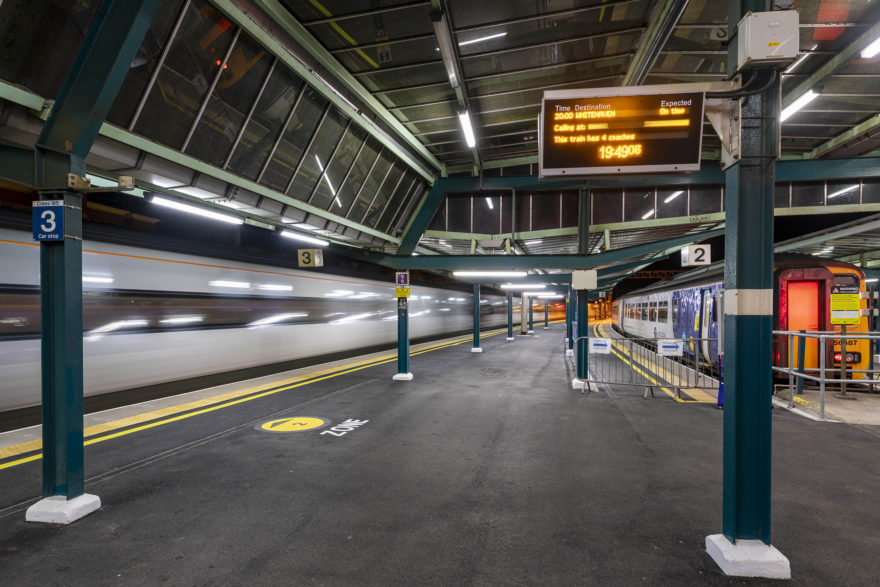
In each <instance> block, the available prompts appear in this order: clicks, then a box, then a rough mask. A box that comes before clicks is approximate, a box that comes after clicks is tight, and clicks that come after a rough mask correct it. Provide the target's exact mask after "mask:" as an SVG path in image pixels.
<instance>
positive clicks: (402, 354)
mask: <svg viewBox="0 0 880 587" xmlns="http://www.w3.org/2000/svg"><path fill="white" fill-rule="evenodd" d="M397 373H398V374H406V373H409V299H407V298H397Z"/></svg>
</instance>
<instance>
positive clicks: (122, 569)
mask: <svg viewBox="0 0 880 587" xmlns="http://www.w3.org/2000/svg"><path fill="white" fill-rule="evenodd" d="M537 334H538V335H539V336H531V337H517V339H516V341H515V342H506V341H505V336H504V334H501V335H500V336H493V337H490V338H486V339H485V340H483V343H482V346H483V348H484V352H483V353H482V354H472V353H471V352H470V344H469V343H464V344H460V345H457V346H450V347H447V348H443V349H440V350H435V351H432V352H428V353H425V354H421V355H418V356H415V357H413V358H412V364H411V370H412V372H413V373H414V375H415V379H414V380H413V381H410V382H393V381H392V380H391V376H392V375H393V374H394V372H395V363H394V362H393V361H392V362H389V363H385V364H382V365H378V366H375V367H370V368H367V369H362V370H358V371H355V372H352V373H349V374H346V375H343V376H339V377H333V378H328V379H324V380H322V381H317V382H315V383H311V384H309V385H305V386H302V387H298V388H295V389H291V390H288V391H284V392H281V393H276V394H273V395H269V396H266V397H263V398H261V399H254V400H252V401H246V402H242V403H239V404H238V405H235V406H231V407H228V408H223V409H218V410H214V411H211V412H208V413H204V414H201V415H198V416H194V417H191V418H186V419H182V420H179V421H176V422H171V423H168V424H164V425H161V426H155V427H153V428H149V429H146V430H142V431H140V432H136V433H132V434H128V435H124V436H121V437H119V438H115V439H113V440H108V441H106V442H101V443H99V444H94V445H92V446H88V447H87V448H86V476H87V478H88V479H90V481H89V482H87V486H86V490H87V492H89V493H93V494H97V495H98V496H100V498H101V500H102V502H103V507H102V508H101V509H100V510H99V511H97V512H95V513H93V514H91V515H89V516H87V517H86V518H83V519H82V520H80V521H78V522H75V523H74V524H72V525H70V526H67V527H57V526H47V525H40V524H33V523H28V522H25V520H24V512H23V511H22V510H20V509H19V510H16V508H15V507H12V508H11V509H9V508H10V506H14V505H15V504H20V503H22V502H25V501H26V500H29V499H32V498H36V497H38V494H39V490H40V470H41V469H40V467H41V463H40V462H39V461H36V462H30V463H26V464H22V465H20V466H15V467H12V468H8V469H5V470H0V513H3V512H5V515H2V516H0V584H2V585H4V586H12V585H90V586H92V585H160V584H162V585H166V584H167V585H636V584H646V585H726V584H780V583H785V582H784V581H766V580H758V579H741V578H740V579H737V578H730V577H726V576H725V575H723V574H722V573H721V572H720V570H719V569H718V568H717V566H716V565H715V563H714V562H713V561H712V560H711V559H710V558H709V556H708V555H707V554H706V552H705V549H704V539H705V536H706V535H707V534H715V533H718V532H720V529H721V452H722V446H721V437H722V412H721V411H720V410H717V409H715V408H714V407H713V406H711V405H705V404H682V403H676V402H675V401H673V400H672V399H670V398H669V397H667V396H664V395H663V394H658V395H657V397H655V398H649V399H643V397H642V390H641V389H632V388H629V389H627V388H614V389H611V388H609V387H607V386H601V387H600V389H599V390H598V391H596V392H592V393H583V394H582V393H581V392H579V391H573V390H572V389H571V386H570V381H571V377H572V373H571V370H570V365H569V362H568V360H567V359H566V358H565V357H564V356H563V352H562V351H563V346H562V337H563V332H562V327H561V326H558V325H557V326H554V327H553V328H552V329H551V330H549V331H544V330H538V331H537ZM283 417H316V418H324V419H326V420H327V421H328V422H329V425H328V426H325V427H323V428H319V429H312V430H307V431H299V432H291V433H281V432H267V431H263V430H262V429H260V428H259V425H260V424H261V423H264V422H267V421H270V420H273V419H278V418H283ZM348 419H355V420H358V421H361V422H363V421H364V420H366V421H367V422H365V423H361V424H360V425H358V426H354V427H352V426H350V427H349V428H350V430H348V431H345V432H344V434H342V435H340V436H337V435H335V434H322V432H326V431H330V430H332V428H331V426H338V425H339V423H341V422H343V421H345V420H348ZM337 434H338V432H337ZM773 442H774V457H773V479H774V483H773V490H772V491H773V544H774V546H776V547H777V548H778V549H779V550H780V551H782V552H783V554H785V555H786V556H788V558H789V559H790V561H791V567H792V575H793V579H792V581H791V583H793V584H796V585H877V583H878V569H880V567H878V563H877V561H878V553H880V531H878V529H880V506H878V505H877V503H878V497H877V496H878V492H880V430H878V428H877V427H868V426H862V427H855V426H850V425H846V424H827V423H824V424H823V423H818V422H814V421H810V420H807V419H804V418H801V417H798V416H796V415H794V414H792V413H789V412H786V411H784V410H780V409H775V410H774V415H773ZM4 508H7V509H5V510H4Z"/></svg>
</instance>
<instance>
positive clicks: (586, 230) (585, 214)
mask: <svg viewBox="0 0 880 587" xmlns="http://www.w3.org/2000/svg"><path fill="white" fill-rule="evenodd" d="M589 249H590V190H589V189H588V188H581V189H579V190H578V255H586V254H587V253H589Z"/></svg>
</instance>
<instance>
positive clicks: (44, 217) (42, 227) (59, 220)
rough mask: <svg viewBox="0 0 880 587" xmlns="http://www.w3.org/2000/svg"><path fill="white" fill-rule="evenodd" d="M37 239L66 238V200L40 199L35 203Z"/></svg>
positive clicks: (34, 213) (52, 239) (34, 224)
mask: <svg viewBox="0 0 880 587" xmlns="http://www.w3.org/2000/svg"><path fill="white" fill-rule="evenodd" d="M33 228H34V240H35V241H62V240H64V200H40V201H37V202H34V203H33Z"/></svg>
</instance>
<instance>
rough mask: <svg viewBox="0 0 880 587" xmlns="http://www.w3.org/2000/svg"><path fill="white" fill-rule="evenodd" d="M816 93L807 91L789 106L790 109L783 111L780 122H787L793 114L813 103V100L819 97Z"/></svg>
mask: <svg viewBox="0 0 880 587" xmlns="http://www.w3.org/2000/svg"><path fill="white" fill-rule="evenodd" d="M818 95H819V94H817V93H816V92H814V91H813V90H807V93H806V94H804V95H803V96H801V97H800V98H798V99H797V100H795V101H794V102H792V103H791V104H789V106H788V108H785V109H784V110H783V111H782V114H781V115H780V116H779V122H785V121H786V120H787V119H788V118H789V117H791V115H792V114H794V113H795V112H797V111H798V110H800V109H801V108H803V107H804V106H806V105H807V104H809V103H810V102H812V101H813V99H814V98H815V97H816V96H818Z"/></svg>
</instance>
